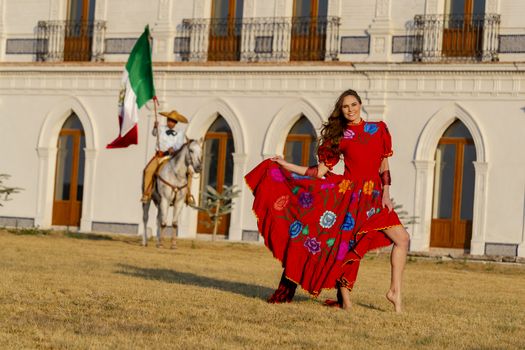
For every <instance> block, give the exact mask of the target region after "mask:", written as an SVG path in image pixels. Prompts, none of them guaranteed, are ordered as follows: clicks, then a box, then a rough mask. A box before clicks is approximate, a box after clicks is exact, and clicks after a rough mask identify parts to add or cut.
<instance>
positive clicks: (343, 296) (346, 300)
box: [337, 287, 352, 311]
mask: <svg viewBox="0 0 525 350" xmlns="http://www.w3.org/2000/svg"><path fill="white" fill-rule="evenodd" d="M337 299H338V301H339V303H340V306H341V309H343V310H345V311H348V310H350V309H351V308H352V302H351V301H350V291H349V290H348V289H347V288H345V287H339V289H338V290H337Z"/></svg>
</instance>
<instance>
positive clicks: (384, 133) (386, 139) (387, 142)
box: [379, 122, 394, 158]
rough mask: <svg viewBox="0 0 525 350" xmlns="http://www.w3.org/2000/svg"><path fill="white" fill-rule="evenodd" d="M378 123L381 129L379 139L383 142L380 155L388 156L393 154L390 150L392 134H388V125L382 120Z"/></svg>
mask: <svg viewBox="0 0 525 350" xmlns="http://www.w3.org/2000/svg"><path fill="white" fill-rule="evenodd" d="M379 124H380V129H381V139H382V142H383V151H382V155H381V157H382V158H388V157H391V156H392V155H393V154H394V151H393V150H392V136H390V132H389V131H388V127H387V126H386V124H385V123H384V122H380V123H379Z"/></svg>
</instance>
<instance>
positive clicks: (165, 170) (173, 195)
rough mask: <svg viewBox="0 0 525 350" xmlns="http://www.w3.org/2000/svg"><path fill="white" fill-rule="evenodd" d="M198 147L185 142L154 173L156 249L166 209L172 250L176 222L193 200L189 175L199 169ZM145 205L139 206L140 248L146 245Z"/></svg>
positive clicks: (146, 223)
mask: <svg viewBox="0 0 525 350" xmlns="http://www.w3.org/2000/svg"><path fill="white" fill-rule="evenodd" d="M202 144H203V141H202V140H201V141H196V140H188V141H187V142H186V143H185V144H184V145H183V146H182V147H181V148H180V149H179V150H178V151H177V152H176V153H175V154H174V155H173V156H172V157H171V158H170V160H169V161H168V162H166V163H164V164H163V166H162V167H161V169H160V170H159V172H158V174H157V179H156V187H155V189H154V191H153V194H152V196H151V198H152V200H153V203H155V206H156V207H157V247H160V245H161V236H162V233H163V230H164V228H165V227H166V226H167V224H168V218H167V216H168V209H169V207H170V205H173V219H172V224H171V225H172V226H173V236H172V240H171V248H175V247H176V243H175V237H176V236H177V232H178V224H177V222H178V219H179V215H180V213H181V211H182V207H183V205H184V203H186V204H188V202H189V201H191V200H192V199H193V197H192V196H191V193H190V189H189V188H188V187H189V186H191V178H192V176H193V172H196V173H200V172H201V170H202ZM150 204H151V200H150V201H149V202H146V203H143V204H142V220H143V222H144V235H143V236H142V245H143V246H147V245H148V236H147V234H148V218H149V207H150Z"/></svg>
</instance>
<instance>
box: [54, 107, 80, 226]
mask: <svg viewBox="0 0 525 350" xmlns="http://www.w3.org/2000/svg"><path fill="white" fill-rule="evenodd" d="M85 147H86V139H85V137H84V129H83V128H82V124H81V123H80V120H79V119H78V117H77V116H76V114H74V113H73V114H71V116H69V118H68V119H67V120H66V121H65V123H64V125H63V126H62V129H61V130H60V134H59V136H58V144H57V163H56V172H55V193H54V201H53V220H52V224H53V225H59V226H80V216H81V211H82V197H83V193H84V165H85V153H84V148H85Z"/></svg>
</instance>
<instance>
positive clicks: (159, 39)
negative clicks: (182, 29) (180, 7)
mask: <svg viewBox="0 0 525 350" xmlns="http://www.w3.org/2000/svg"><path fill="white" fill-rule="evenodd" d="M172 11H173V0H159V9H158V13H157V23H156V24H155V25H154V26H153V28H152V30H151V36H153V50H152V53H153V55H152V56H153V57H152V59H153V61H155V62H171V61H173V56H174V53H173V50H174V46H173V45H174V40H175V39H174V38H175V27H174V26H173V21H172V15H171V14H172Z"/></svg>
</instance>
